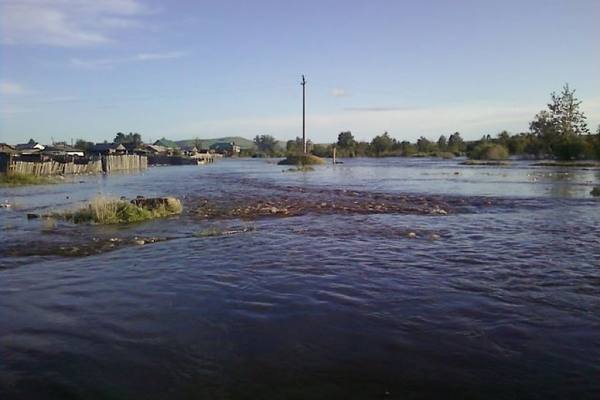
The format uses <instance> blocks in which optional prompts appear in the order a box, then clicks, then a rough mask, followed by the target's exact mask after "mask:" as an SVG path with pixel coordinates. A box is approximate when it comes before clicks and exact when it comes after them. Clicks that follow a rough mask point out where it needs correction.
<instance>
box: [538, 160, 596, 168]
mask: <svg viewBox="0 0 600 400" xmlns="http://www.w3.org/2000/svg"><path fill="white" fill-rule="evenodd" d="M531 165H533V166H534V167H575V168H600V163H599V162H594V161H542V162H537V163H534V164H531Z"/></svg>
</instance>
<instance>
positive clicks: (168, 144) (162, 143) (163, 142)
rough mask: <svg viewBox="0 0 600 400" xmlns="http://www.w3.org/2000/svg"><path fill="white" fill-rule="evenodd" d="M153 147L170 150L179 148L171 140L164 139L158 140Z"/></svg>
mask: <svg viewBox="0 0 600 400" xmlns="http://www.w3.org/2000/svg"><path fill="white" fill-rule="evenodd" d="M154 145H155V146H164V147H168V148H171V149H177V148H179V146H178V145H177V143H175V142H174V141H172V140H169V139H165V138H162V139H158V140H157V141H156V142H154Z"/></svg>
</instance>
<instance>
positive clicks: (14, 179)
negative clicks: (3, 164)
mask: <svg viewBox="0 0 600 400" xmlns="http://www.w3.org/2000/svg"><path fill="white" fill-rule="evenodd" d="M51 183H56V179H53V178H51V177H49V176H40V175H33V174H0V186H26V185H47V184H51Z"/></svg>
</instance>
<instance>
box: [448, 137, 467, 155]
mask: <svg viewBox="0 0 600 400" xmlns="http://www.w3.org/2000/svg"><path fill="white" fill-rule="evenodd" d="M465 148H466V146H465V141H464V140H463V139H462V137H460V133H459V132H454V133H453V134H452V135H450V137H449V138H448V151H451V152H453V153H463V152H464V151H465Z"/></svg>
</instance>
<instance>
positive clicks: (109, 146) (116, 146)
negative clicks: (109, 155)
mask: <svg viewBox="0 0 600 400" xmlns="http://www.w3.org/2000/svg"><path fill="white" fill-rule="evenodd" d="M108 150H119V151H125V150H126V149H125V146H123V145H122V144H120V143H96V144H95V145H94V147H92V149H91V151H93V152H103V151H108Z"/></svg>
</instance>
